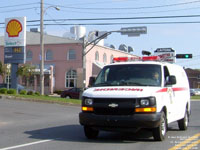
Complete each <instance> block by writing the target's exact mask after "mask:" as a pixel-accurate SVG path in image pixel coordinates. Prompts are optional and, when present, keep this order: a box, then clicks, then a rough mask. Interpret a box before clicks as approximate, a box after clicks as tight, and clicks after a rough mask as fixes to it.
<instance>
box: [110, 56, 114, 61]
mask: <svg viewBox="0 0 200 150" xmlns="http://www.w3.org/2000/svg"><path fill="white" fill-rule="evenodd" d="M113 58H114V56H113V55H111V56H110V63H113Z"/></svg>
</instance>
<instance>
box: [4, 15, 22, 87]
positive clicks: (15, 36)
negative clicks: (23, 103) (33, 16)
mask: <svg viewBox="0 0 200 150" xmlns="http://www.w3.org/2000/svg"><path fill="white" fill-rule="evenodd" d="M4 38H5V43H4V63H5V64H11V79H12V80H11V88H14V89H17V81H18V80H17V74H16V72H17V70H18V64H24V63H25V62H26V17H17V18H6V19H5V36H4Z"/></svg>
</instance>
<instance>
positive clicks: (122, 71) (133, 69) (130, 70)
mask: <svg viewBox="0 0 200 150" xmlns="http://www.w3.org/2000/svg"><path fill="white" fill-rule="evenodd" d="M93 86H161V66H160V65H154V64H128V65H112V66H106V67H104V68H103V69H102V70H101V72H100V73H99V75H98V77H97V79H96V81H95V83H94V85H93Z"/></svg>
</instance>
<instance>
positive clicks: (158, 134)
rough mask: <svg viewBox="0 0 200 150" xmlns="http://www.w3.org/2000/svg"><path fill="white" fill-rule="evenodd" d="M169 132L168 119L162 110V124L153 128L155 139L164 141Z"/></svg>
mask: <svg viewBox="0 0 200 150" xmlns="http://www.w3.org/2000/svg"><path fill="white" fill-rule="evenodd" d="M166 133H167V119H166V115H165V113H164V112H163V111H162V112H161V118H160V125H159V126H158V127H157V128H154V129H153V137H154V140H155V141H163V140H164V139H165V136H166Z"/></svg>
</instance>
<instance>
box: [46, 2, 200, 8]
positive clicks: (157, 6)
mask: <svg viewBox="0 0 200 150" xmlns="http://www.w3.org/2000/svg"><path fill="white" fill-rule="evenodd" d="M199 2H200V0H196V1H191V2H184V3H174V4H168V5H156V6H146V7H118V8H117V7H115V8H113V7H109V8H108V7H107V8H105V7H102V8H100V7H98V8H94V7H93V8H90V7H87V8H83V7H70V6H62V5H58V7H63V8H68V9H87V10H88V9H91V10H99V9H100V10H119V9H122V10H124V9H125V10H127V9H131V10H133V9H152V8H163V7H172V6H180V5H188V4H194V3H199ZM45 5H52V4H49V3H45Z"/></svg>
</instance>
